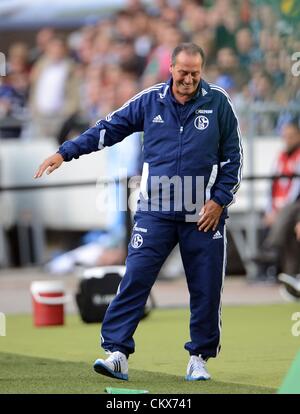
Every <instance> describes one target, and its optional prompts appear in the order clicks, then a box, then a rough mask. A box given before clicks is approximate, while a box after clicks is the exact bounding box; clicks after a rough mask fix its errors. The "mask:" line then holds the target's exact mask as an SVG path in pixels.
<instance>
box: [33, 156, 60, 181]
mask: <svg viewBox="0 0 300 414" xmlns="http://www.w3.org/2000/svg"><path fill="white" fill-rule="evenodd" d="M63 162H64V159H63V157H62V155H61V154H59V153H58V152H57V153H56V154H53V155H51V157H49V158H47V159H46V160H45V161H44V162H43V163H42V164H41V165H40V166H39V168H38V170H37V172H36V173H35V174H34V178H40V177H42V175H43V174H44V172H45V171H46V170H47V171H46V174H51V173H52V172H53V171H54V170H56V169H57V168H59V167H60V166H61V164H62V163H63Z"/></svg>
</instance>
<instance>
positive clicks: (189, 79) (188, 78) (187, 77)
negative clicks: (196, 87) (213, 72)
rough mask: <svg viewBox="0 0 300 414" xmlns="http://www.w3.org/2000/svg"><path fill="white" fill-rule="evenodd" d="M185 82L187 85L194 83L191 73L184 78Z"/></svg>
mask: <svg viewBox="0 0 300 414" xmlns="http://www.w3.org/2000/svg"><path fill="white" fill-rule="evenodd" d="M184 81H185V83H192V82H193V79H192V75H191V74H190V73H189V74H188V75H186V76H185V78H184Z"/></svg>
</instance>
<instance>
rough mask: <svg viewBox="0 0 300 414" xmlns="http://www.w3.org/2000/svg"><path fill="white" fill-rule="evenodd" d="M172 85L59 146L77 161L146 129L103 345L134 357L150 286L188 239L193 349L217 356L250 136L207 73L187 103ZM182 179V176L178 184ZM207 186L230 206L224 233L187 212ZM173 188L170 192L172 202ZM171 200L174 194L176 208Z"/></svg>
mask: <svg viewBox="0 0 300 414" xmlns="http://www.w3.org/2000/svg"><path fill="white" fill-rule="evenodd" d="M171 89H172V79H170V80H169V81H168V82H166V83H160V84H157V85H154V86H152V87H150V88H148V89H146V90H144V91H142V92H140V93H139V94H137V95H136V96H134V97H133V98H132V99H130V100H129V101H127V102H126V103H125V104H124V105H123V106H122V107H121V108H119V109H117V110H116V111H114V112H112V113H111V114H109V115H108V116H107V117H106V119H105V120H100V121H99V122H97V124H96V125H95V126H94V127H92V128H90V129H88V130H87V131H86V132H84V133H83V134H82V135H80V136H79V137H77V138H75V139H74V140H72V141H67V142H65V143H64V144H63V145H62V146H61V147H60V148H59V153H60V154H61V155H62V156H63V158H64V160H65V161H70V160H72V159H73V158H78V157H79V156H80V155H83V154H88V153H90V152H92V151H97V150H102V149H103V148H105V147H109V146H111V145H114V144H116V143H118V142H120V141H122V140H123V139H124V138H125V137H127V136H128V135H130V134H132V133H133V132H137V131H144V166H143V175H142V180H141V194H140V200H139V202H138V208H137V212H136V215H135V225H134V228H133V231H132V238H131V243H130V244H129V250H128V257H127V260H126V273H125V276H124V278H123V280H122V282H121V284H120V287H119V290H118V294H117V295H116V297H115V299H114V300H113V301H112V303H111V304H110V306H109V308H108V310H107V312H106V315H105V318H104V321H103V324H102V332H101V338H102V346H103V348H104V349H105V350H108V351H116V350H119V351H121V352H123V353H125V354H126V355H129V354H130V353H133V352H134V348H135V344H134V340H133V334H134V332H135V329H136V327H137V325H138V323H139V321H140V318H141V316H142V314H143V309H144V305H145V303H146V301H147V298H148V295H149V293H150V290H151V288H152V286H153V283H154V282H155V279H156V277H157V274H158V272H159V270H160V268H161V266H162V264H163V263H164V261H165V260H166V258H167V257H168V255H169V253H170V252H171V250H172V249H173V248H174V246H175V245H176V244H177V243H179V247H180V252H181V256H182V260H183V265H184V269H185V273H186V278H187V284H188V289H189V293H190V311H191V318H190V341H188V342H186V344H185V349H186V350H187V351H188V352H189V353H190V354H191V355H201V356H202V358H204V359H208V358H210V357H214V356H216V355H217V354H218V352H219V350H220V330H221V293H222V287H223V280H224V276H225V266H226V230H225V219H226V217H227V207H228V206H229V205H230V204H231V203H232V202H233V201H234V196H235V193H236V191H237V190H238V187H239V185H240V181H241V169H242V146H241V137H240V132H239V127H238V121H237V118H236V116H235V113H234V110H233V108H232V103H231V101H230V98H229V96H228V95H227V93H226V92H225V91H224V90H223V89H221V88H220V87H218V86H217V85H212V84H208V83H207V82H205V81H204V80H201V82H200V85H199V88H198V92H197V94H196V95H195V96H194V98H193V99H191V100H190V101H188V102H187V103H186V104H184V105H182V104H180V103H178V102H177V101H176V100H175V98H174V97H173V94H172V92H171ZM162 177H164V178H165V179H167V180H165V181H164V180H162V181H163V182H162V183H160V185H159V186H158V188H156V187H155V186H153V182H154V181H155V179H158V180H159V179H160V178H162ZM172 177H173V178H174V177H176V178H178V180H177V181H175V182H174V181H173V182H172V185H170V181H168V180H172ZM186 177H189V179H187V180H186ZM198 178H201V179H199V181H198ZM166 185H167V186H168V187H169V188H168V189H165V188H164V186H166ZM179 186H181V188H180V189H179ZM199 186H200V187H201V189H200V190H201V191H200V193H201V196H202V200H201V201H202V203H203V202H206V201H208V200H209V199H212V200H214V201H215V202H217V203H218V204H219V205H221V206H222V207H224V211H223V214H222V216H221V219H220V222H219V225H218V228H217V229H216V231H212V230H210V231H208V232H206V233H204V232H203V231H201V232H200V231H199V230H198V228H197V226H196V222H195V221H196V220H193V221H190V220H188V219H187V216H188V214H191V213H194V212H195V211H196V212H197V211H199V207H200V206H197V205H196V206H194V207H195V210H193V208H192V207H193V205H192V207H191V206H190V205H188V208H187V206H186V203H185V202H184V193H185V190H189V191H188V192H189V195H190V197H191V201H193V203H195V202H196V203H195V204H197V200H198V198H197V194H198V193H197V191H199ZM187 187H188V188H187ZM164 190H168V191H167V192H165V191H164ZM177 190H180V191H177ZM166 194H167V198H168V200H164V197H165V198H166ZM164 201H168V203H167V207H166V203H164Z"/></svg>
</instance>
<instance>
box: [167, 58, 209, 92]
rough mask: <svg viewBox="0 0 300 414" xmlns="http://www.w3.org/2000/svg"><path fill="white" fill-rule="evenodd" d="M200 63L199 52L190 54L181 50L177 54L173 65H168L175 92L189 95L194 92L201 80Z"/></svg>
mask: <svg viewBox="0 0 300 414" xmlns="http://www.w3.org/2000/svg"><path fill="white" fill-rule="evenodd" d="M202 63H203V62H202V58H201V56H200V55H199V54H197V55H190V54H188V53H186V52H185V51H182V52H180V53H179V54H178V55H177V57H176V63H175V65H174V66H173V65H172V64H171V66H170V72H171V74H172V77H173V89H174V92H175V93H177V94H178V95H181V96H189V97H192V96H193V95H194V94H195V92H196V90H197V88H198V85H199V82H200V80H201V73H202Z"/></svg>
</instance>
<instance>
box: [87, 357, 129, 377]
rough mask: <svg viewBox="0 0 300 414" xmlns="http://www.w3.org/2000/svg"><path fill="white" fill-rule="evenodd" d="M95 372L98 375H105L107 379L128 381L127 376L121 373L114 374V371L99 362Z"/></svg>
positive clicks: (96, 363)
mask: <svg viewBox="0 0 300 414" xmlns="http://www.w3.org/2000/svg"><path fill="white" fill-rule="evenodd" d="M94 371H95V372H97V374H101V375H105V376H106V377H110V378H117V379H120V380H123V381H128V375H127V374H122V373H121V372H114V371H113V370H111V369H109V368H108V367H107V366H106V365H105V364H104V363H103V362H101V361H98V360H97V361H96V362H95V363H94Z"/></svg>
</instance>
